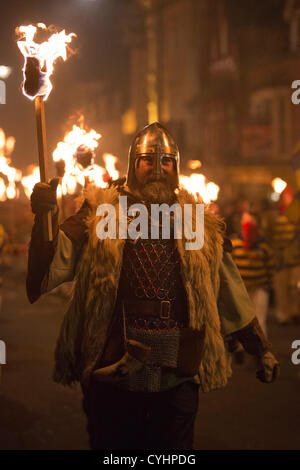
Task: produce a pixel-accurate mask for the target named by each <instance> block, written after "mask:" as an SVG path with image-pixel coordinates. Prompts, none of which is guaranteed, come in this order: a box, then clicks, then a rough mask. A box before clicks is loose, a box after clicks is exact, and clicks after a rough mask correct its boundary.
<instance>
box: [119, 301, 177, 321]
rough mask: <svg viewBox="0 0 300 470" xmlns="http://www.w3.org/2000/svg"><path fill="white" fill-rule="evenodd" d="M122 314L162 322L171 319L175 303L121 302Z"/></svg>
mask: <svg viewBox="0 0 300 470" xmlns="http://www.w3.org/2000/svg"><path fill="white" fill-rule="evenodd" d="M122 305H123V313H124V315H126V316H128V317H131V316H135V317H137V316H138V317H144V316H149V317H157V318H161V319H163V320H167V319H169V318H172V314H174V307H175V302H172V301H169V300H133V301H130V300H123V302H122Z"/></svg>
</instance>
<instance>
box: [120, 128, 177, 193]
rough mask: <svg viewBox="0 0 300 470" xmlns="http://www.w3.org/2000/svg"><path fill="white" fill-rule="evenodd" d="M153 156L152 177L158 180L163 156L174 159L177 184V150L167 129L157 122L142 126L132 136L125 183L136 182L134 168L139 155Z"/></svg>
mask: <svg viewBox="0 0 300 470" xmlns="http://www.w3.org/2000/svg"><path fill="white" fill-rule="evenodd" d="M145 156H147V157H152V158H153V178H154V179H155V180H159V179H160V178H161V175H162V171H161V164H162V158H163V157H169V158H173V159H174V163H175V164H174V167H175V171H176V178H177V186H178V185H179V150H178V146H177V144H176V142H175V140H174V139H173V137H172V136H171V134H170V133H169V131H168V130H167V129H166V128H165V127H164V126H162V125H161V124H160V123H159V122H154V123H153V124H149V125H148V126H146V127H144V128H143V129H142V130H141V131H140V132H139V133H138V134H137V135H136V136H135V138H134V140H133V142H132V145H131V147H130V150H129V158H128V170H127V185H128V186H129V187H130V186H134V185H135V183H136V176H135V168H136V163H137V160H138V159H139V158H140V157H145Z"/></svg>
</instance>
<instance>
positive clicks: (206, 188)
mask: <svg viewBox="0 0 300 470" xmlns="http://www.w3.org/2000/svg"><path fill="white" fill-rule="evenodd" d="M191 161H192V162H194V161H196V162H197V161H198V160H189V162H188V167H189V168H191V166H190V165H189V163H190V162H191ZM199 163H200V162H199ZM200 166H201V165H200ZM179 183H180V185H181V186H183V187H184V188H185V189H186V190H187V191H189V192H190V193H192V194H193V195H194V196H195V197H196V198H197V197H198V198H201V199H203V202H204V203H205V204H209V203H210V202H212V201H216V200H217V199H218V195H219V190H220V187H219V186H218V185H217V184H215V183H213V182H212V181H210V182H207V179H206V177H205V176H204V175H203V174H202V173H192V174H191V175H190V176H185V175H180V176H179Z"/></svg>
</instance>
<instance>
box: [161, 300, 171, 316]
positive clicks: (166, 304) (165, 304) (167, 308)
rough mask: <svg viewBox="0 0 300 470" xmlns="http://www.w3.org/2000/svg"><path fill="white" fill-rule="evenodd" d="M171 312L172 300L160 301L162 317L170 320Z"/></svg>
mask: <svg viewBox="0 0 300 470" xmlns="http://www.w3.org/2000/svg"><path fill="white" fill-rule="evenodd" d="M170 313H171V302H170V301H169V300H162V301H161V302H160V318H162V319H163V320H168V319H169V318H170Z"/></svg>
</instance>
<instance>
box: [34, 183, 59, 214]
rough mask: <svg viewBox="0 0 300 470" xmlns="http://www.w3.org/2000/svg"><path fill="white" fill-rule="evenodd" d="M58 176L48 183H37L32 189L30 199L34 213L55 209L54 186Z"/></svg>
mask: <svg viewBox="0 0 300 470" xmlns="http://www.w3.org/2000/svg"><path fill="white" fill-rule="evenodd" d="M58 183H59V178H53V179H52V180H51V181H50V183H49V184H48V183H37V184H36V185H35V186H34V188H33V191H32V194H31V197H30V201H31V209H32V212H33V213H34V214H42V213H46V212H49V211H54V212H56V211H57V199H56V188H57V185H58Z"/></svg>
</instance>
